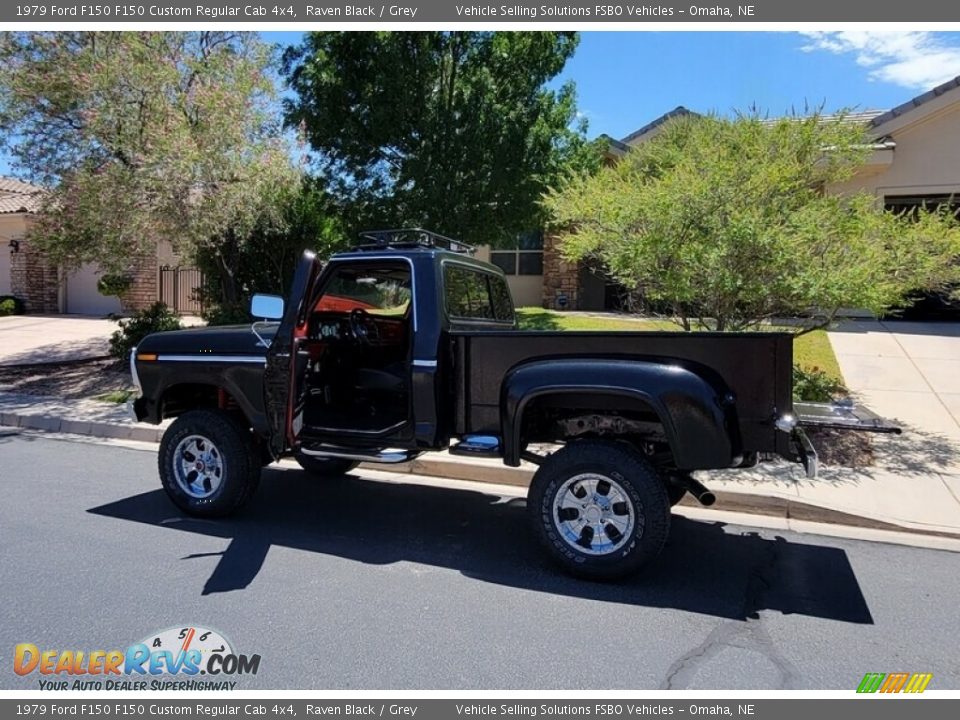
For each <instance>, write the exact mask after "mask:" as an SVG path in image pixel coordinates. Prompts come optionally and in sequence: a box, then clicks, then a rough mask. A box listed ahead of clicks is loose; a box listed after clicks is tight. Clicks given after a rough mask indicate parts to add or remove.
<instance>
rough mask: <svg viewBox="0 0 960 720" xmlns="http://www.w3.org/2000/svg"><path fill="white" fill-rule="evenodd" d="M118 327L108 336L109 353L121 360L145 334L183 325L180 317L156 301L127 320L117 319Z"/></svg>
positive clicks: (175, 328) (178, 327) (176, 328)
mask: <svg viewBox="0 0 960 720" xmlns="http://www.w3.org/2000/svg"><path fill="white" fill-rule="evenodd" d="M117 322H118V324H119V325H120V329H119V330H117V331H116V332H115V333H113V335H112V336H111V337H110V354H111V355H113V356H114V357H116V358H119V359H121V360H124V359H126V357H127V355H129V354H130V351H131V350H132V349H133V348H134V347H135V346H136V345H137V344H138V343H139V342H140V341H141V340H143V339H144V338H145V337H146V336H147V335H150V334H151V333H155V332H164V331H166V330H179V329H180V328H181V327H183V326H182V325H181V324H180V318H179V317H178V316H177V315H176V313H174V312H173V311H172V310H171V309H170V308H168V307H167V306H166V305H165V304H164V303H162V302H156V303H154V304H153V305H151V306H150V307H149V308H147V309H146V310H141V311H140V312H138V313H137V314H136V315H134V316H133V317H131V318H129V319H127V320H118V321H117Z"/></svg>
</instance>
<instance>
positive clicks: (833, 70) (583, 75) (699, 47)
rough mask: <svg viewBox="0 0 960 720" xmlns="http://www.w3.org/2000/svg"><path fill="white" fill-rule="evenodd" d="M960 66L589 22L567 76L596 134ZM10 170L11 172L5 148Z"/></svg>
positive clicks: (832, 45)
mask: <svg viewBox="0 0 960 720" xmlns="http://www.w3.org/2000/svg"><path fill="white" fill-rule="evenodd" d="M263 35H264V38H265V39H267V40H269V41H270V42H277V43H280V44H283V45H287V44H291V43H295V42H296V41H297V40H298V38H299V37H300V33H291V32H287V33H277V32H269V33H263ZM957 75H960V33H931V32H888V31H884V32H879V31H874V32H870V31H864V32H825V33H809V34H801V33H772V32H769V33H768V32H585V33H582V35H581V40H580V46H579V48H578V49H577V52H576V55H575V56H574V57H573V59H572V60H570V62H569V63H568V64H567V67H566V68H565V69H564V71H563V74H562V76H561V77H560V78H558V82H561V81H565V80H574V81H575V82H576V84H577V92H578V104H579V107H580V111H581V112H582V113H583V114H584V115H585V116H586V118H587V119H588V120H589V123H590V135H591V136H595V135H598V134H600V133H607V134H608V135H611V136H613V137H617V138H620V137H623V136H625V135H627V134H629V133H630V132H632V131H633V130H635V129H637V128H638V127H640V126H642V125H645V124H646V123H648V122H650V121H651V120H653V119H655V118H656V117H658V116H660V115H661V114H663V113H664V112H666V111H668V110H671V109H673V108H675V107H676V106H677V105H684V106H686V107H687V108H689V109H691V110H696V111H699V112H707V111H716V112H720V113H728V112H730V111H732V110H736V109H746V108H749V107H750V106H751V105H756V106H758V107H760V108H762V109H763V110H765V111H767V112H769V113H770V114H771V115H779V114H783V113H785V112H788V111H789V110H790V109H791V108H795V109H797V110H802V109H803V107H804V105H805V104H809V105H819V104H821V103H823V104H825V105H826V108H827V109H829V110H835V109H838V108H842V107H849V108H855V109H861V110H864V109H889V108H891V107H893V106H895V105H899V104H900V103H902V102H905V101H907V100H909V99H910V98H912V97H914V96H915V95H917V94H919V93H921V92H923V91H925V90H927V89H929V88H931V87H933V86H935V85H937V84H939V83H940V82H944V81H946V80H948V79H950V78H952V77H955V76H957ZM0 174H10V168H9V165H8V163H7V161H6V158H4V157H2V156H0Z"/></svg>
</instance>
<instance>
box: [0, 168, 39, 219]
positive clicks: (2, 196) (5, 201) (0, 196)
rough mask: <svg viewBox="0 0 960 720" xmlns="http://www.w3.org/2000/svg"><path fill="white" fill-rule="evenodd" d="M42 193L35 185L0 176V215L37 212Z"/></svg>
mask: <svg viewBox="0 0 960 720" xmlns="http://www.w3.org/2000/svg"><path fill="white" fill-rule="evenodd" d="M43 192H44V191H43V188H41V187H39V186H37V185H31V184H30V183H25V182H23V181H22V180H14V179H13V178H8V177H3V176H0V214H10V213H23V212H27V213H32V212H37V210H39V209H40V204H41V201H42V197H43Z"/></svg>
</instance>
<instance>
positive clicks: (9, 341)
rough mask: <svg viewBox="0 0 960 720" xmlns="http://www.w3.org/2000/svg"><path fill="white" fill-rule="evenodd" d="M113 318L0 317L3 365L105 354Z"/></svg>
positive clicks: (93, 356) (84, 357)
mask: <svg viewBox="0 0 960 720" xmlns="http://www.w3.org/2000/svg"><path fill="white" fill-rule="evenodd" d="M116 329H117V324H116V323H115V322H113V321H112V320H104V319H102V318H93V317H85V316H82V315H49V316H46V315H10V316H7V317H2V318H0V365H31V364H36V363H50V362H59V361H65V360H84V359H90V358H97V357H104V356H106V355H107V354H109V352H110V335H111V334H112V333H113V332H114V331H115V330H116Z"/></svg>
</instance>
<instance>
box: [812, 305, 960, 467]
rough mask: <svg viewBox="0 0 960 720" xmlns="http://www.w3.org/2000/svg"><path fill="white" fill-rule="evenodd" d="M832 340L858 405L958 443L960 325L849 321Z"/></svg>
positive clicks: (959, 431) (844, 323) (829, 334)
mask: <svg viewBox="0 0 960 720" xmlns="http://www.w3.org/2000/svg"><path fill="white" fill-rule="evenodd" d="M828 337H829V338H830V344H831V345H832V346H833V351H834V353H836V356H837V360H838V361H839V363H840V369H841V371H842V372H843V377H844V380H845V381H846V384H847V387H849V388H850V390H851V391H852V392H853V394H854V395H855V396H856V397H857V399H858V400H860V401H861V402H863V403H864V404H865V405H867V406H868V407H870V408H871V409H872V410H874V411H875V412H877V413H878V414H880V415H882V416H884V417H887V418H891V419H897V420H900V421H901V422H904V423H907V424H909V425H911V426H913V427H915V428H917V429H918V430H920V431H922V432H925V433H929V434H931V435H938V436H942V437H943V438H946V439H949V440H952V441H953V442H956V443H960V323H956V322H953V323H950V322H923V323H919V322H904V321H899V320H894V321H889V320H884V321H877V320H863V321H848V322H843V323H840V324H839V325H838V326H837V327H836V329H834V330H831V331H830V332H829V333H828ZM958 472H960V466H958Z"/></svg>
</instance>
